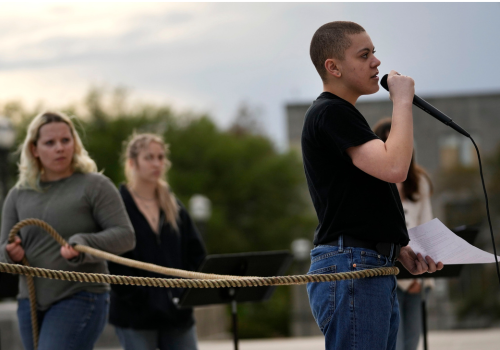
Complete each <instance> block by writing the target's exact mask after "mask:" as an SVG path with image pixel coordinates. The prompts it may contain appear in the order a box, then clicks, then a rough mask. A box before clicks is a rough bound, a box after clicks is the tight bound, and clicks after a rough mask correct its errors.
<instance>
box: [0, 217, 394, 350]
mask: <svg viewBox="0 0 500 350" xmlns="http://www.w3.org/2000/svg"><path fill="white" fill-rule="evenodd" d="M32 225H33V226H38V227H41V228H43V229H44V230H45V231H46V232H48V233H49V234H50V235H51V236H52V238H54V239H55V240H56V241H57V242H58V243H59V244H60V245H61V246H64V245H66V244H67V242H66V240H65V239H64V238H62V237H61V236H60V235H59V234H58V233H57V232H56V231H55V230H54V228H52V226H50V225H49V224H47V223H46V222H44V221H42V220H39V219H25V220H22V221H20V222H19V223H17V224H16V225H15V226H14V227H13V228H12V230H11V231H10V233H9V243H12V242H13V241H14V239H15V237H16V235H17V233H18V232H19V230H20V229H21V228H23V227H25V226H32ZM73 248H74V249H75V250H76V251H78V252H80V253H87V254H92V255H94V256H96V257H99V258H102V259H106V260H109V261H112V262H115V263H118V264H122V265H126V266H130V267H135V268H139V269H143V270H147V271H152V272H156V273H161V274H164V275H168V276H175V277H183V278H185V279H172V278H149V277H127V276H117V275H109V274H100V273H83V272H71V271H58V270H49V269H42V268H37V267H30V266H29V263H28V260H27V259H26V256H24V258H23V260H22V261H21V262H22V264H23V265H25V266H22V265H19V264H7V263H0V272H6V273H12V274H19V275H25V276H26V282H27V285H28V290H29V297H30V306H31V325H32V328H33V342H34V348H35V349H37V348H38V319H37V312H36V311H37V310H36V293H35V284H34V281H33V277H41V278H50V279H58V280H66V281H73V282H90V283H109V284H125V285H138V286H148V287H163V288H229V287H262V286H289V285H297V284H307V283H310V282H331V281H341V280H348V279H359V278H366V277H375V276H389V275H397V274H398V273H399V269H398V268H397V267H379V268H375V269H367V270H360V271H352V272H340V273H332V274H324V275H295V276H276V277H247V276H245V277H242V276H230V275H217V274H206V273H199V272H192V271H185V270H179V269H173V268H169V267H163V266H158V265H154V264H148V263H144V262H141V261H136V260H132V259H127V258H122V257H120V256H117V255H114V254H110V253H106V252H103V251H101V250H98V249H94V248H91V247H88V246H84V245H80V244H76V245H75V246H74V247H73Z"/></svg>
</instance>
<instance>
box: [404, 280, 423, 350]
mask: <svg viewBox="0 0 500 350" xmlns="http://www.w3.org/2000/svg"><path fill="white" fill-rule="evenodd" d="M428 292H429V290H428V289H426V290H425V294H426V295H427V294H428ZM398 301H399V312H400V315H401V322H400V324H399V332H398V340H397V343H396V349H397V350H417V347H418V342H419V340H420V335H421V334H422V294H421V293H408V292H405V291H403V290H401V289H400V288H398Z"/></svg>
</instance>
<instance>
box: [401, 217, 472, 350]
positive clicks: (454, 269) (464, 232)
mask: <svg viewBox="0 0 500 350" xmlns="http://www.w3.org/2000/svg"><path fill="white" fill-rule="evenodd" d="M452 231H453V232H454V233H455V234H456V235H457V236H459V237H460V238H463V239H464V240H466V241H467V243H469V244H472V245H474V240H475V239H476V237H477V235H478V233H479V225H471V226H466V225H463V226H459V227H456V228H454V229H452ZM396 266H397V267H398V268H399V274H398V275H397V279H398V280H403V279H415V278H421V279H422V282H423V279H424V278H457V277H459V276H460V272H461V271H462V268H463V266H464V265H446V266H445V268H443V269H442V270H441V271H436V272H434V273H432V274H431V273H424V274H423V275H418V276H415V275H412V274H411V273H409V272H408V270H407V269H405V268H404V267H403V265H401V263H400V262H399V261H398V262H396ZM422 335H423V338H424V350H427V349H428V344H427V306H426V300H425V294H424V290H423V288H422Z"/></svg>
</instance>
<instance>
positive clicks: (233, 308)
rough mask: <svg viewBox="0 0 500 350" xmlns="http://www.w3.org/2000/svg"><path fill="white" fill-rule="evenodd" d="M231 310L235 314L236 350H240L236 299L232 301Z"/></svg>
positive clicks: (234, 336)
mask: <svg viewBox="0 0 500 350" xmlns="http://www.w3.org/2000/svg"><path fill="white" fill-rule="evenodd" d="M231 311H232V312H231V313H232V315H233V339H234V350H238V305H237V303H236V300H234V299H233V301H231Z"/></svg>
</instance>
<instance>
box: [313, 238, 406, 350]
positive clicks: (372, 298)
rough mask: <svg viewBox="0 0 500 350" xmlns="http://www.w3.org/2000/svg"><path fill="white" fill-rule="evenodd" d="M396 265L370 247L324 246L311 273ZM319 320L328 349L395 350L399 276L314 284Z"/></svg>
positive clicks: (316, 250) (315, 311)
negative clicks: (397, 282)
mask: <svg viewBox="0 0 500 350" xmlns="http://www.w3.org/2000/svg"><path fill="white" fill-rule="evenodd" d="M382 266H393V262H392V257H391V259H389V258H387V257H385V256H383V255H379V254H378V253H377V252H376V251H373V250H370V249H364V248H349V247H345V248H344V247H343V245H342V239H339V246H335V247H334V246H327V245H320V246H317V247H316V248H314V249H313V250H312V251H311V268H310V270H309V274H329V273H336V272H347V271H360V270H365V269H370V268H375V267H382ZM307 293H308V295H309V303H310V305H311V310H312V313H313V316H314V318H315V320H316V323H317V324H318V326H319V328H320V329H321V331H322V332H323V334H324V335H325V349H326V350H332V349H339V350H365V349H366V350H368V349H369V350H393V349H395V347H396V336H397V333H398V325H399V308H398V300H397V296H396V277H395V276H380V277H372V278H362V279H356V280H345V281H334V282H319V283H308V285H307Z"/></svg>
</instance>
